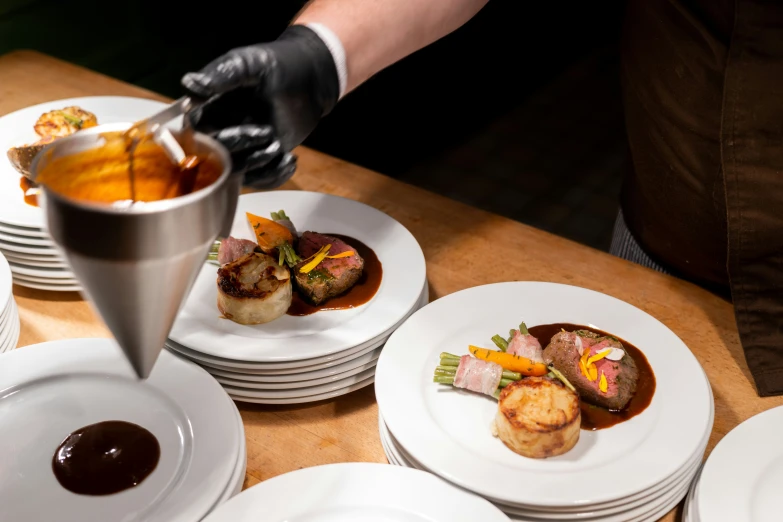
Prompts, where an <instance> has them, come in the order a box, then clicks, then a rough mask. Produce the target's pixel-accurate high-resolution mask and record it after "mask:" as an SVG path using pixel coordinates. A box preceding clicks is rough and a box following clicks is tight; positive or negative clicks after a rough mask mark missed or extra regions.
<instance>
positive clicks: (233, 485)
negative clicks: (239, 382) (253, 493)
mask: <svg viewBox="0 0 783 522" xmlns="http://www.w3.org/2000/svg"><path fill="white" fill-rule="evenodd" d="M230 402H231V406H232V410H233V411H234V415H235V416H236V422H237V434H238V437H237V443H238V444H239V454H238V455H237V461H236V463H235V465H234V466H235V467H234V474H233V475H231V480H230V481H229V484H228V487H227V488H226V490H225V491H224V492H223V494H222V495H221V496H220V499H219V500H218V501H217V504H215V506H214V507H213V508H212V510H214V509H217V507H218V506H220V505H222V504H223V503H225V502H226V501H228V499H230V498H231V497H233V496H235V495H238V494H239V492H240V491H242V485H243V484H244V483H245V473H246V471H247V441H246V439H245V424H244V422H243V421H242V415H241V414H240V413H239V409H238V408H237V405H236V403H235V402H234V401H230ZM212 510H210V511H212Z"/></svg>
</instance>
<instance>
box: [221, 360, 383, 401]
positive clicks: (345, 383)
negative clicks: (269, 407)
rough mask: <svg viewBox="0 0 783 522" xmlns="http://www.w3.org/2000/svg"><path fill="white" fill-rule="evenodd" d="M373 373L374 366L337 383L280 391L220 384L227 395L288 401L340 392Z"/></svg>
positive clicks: (304, 384)
mask: <svg viewBox="0 0 783 522" xmlns="http://www.w3.org/2000/svg"><path fill="white" fill-rule="evenodd" d="M374 373H375V365H373V366H371V367H370V368H367V369H366V370H363V371H362V372H360V373H358V374H356V375H351V376H348V377H343V378H342V379H339V380H337V381H332V382H328V383H325V384H316V385H314V386H310V385H306V384H307V383H302V384H303V386H301V387H299V388H289V389H282V390H281V389H274V388H264V389H260V388H249V387H246V386H231V385H227V384H223V383H221V384H222V385H223V389H225V390H226V392H227V393H228V394H229V395H237V396H242V397H250V398H253V399H290V398H296V397H309V396H311V395H322V394H324V393H330V392H333V391H336V390H341V389H343V388H348V387H349V386H353V385H354V384H358V383H360V382H364V381H365V380H367V379H368V378H370V377H372V376H373V374H374Z"/></svg>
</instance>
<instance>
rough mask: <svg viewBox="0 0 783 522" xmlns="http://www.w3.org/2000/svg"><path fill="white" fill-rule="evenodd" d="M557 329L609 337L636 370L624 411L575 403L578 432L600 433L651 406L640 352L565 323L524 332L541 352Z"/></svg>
mask: <svg viewBox="0 0 783 522" xmlns="http://www.w3.org/2000/svg"><path fill="white" fill-rule="evenodd" d="M561 329H563V330H565V331H567V332H573V331H574V330H589V331H591V332H595V333H597V334H599V335H609V336H611V337H614V338H615V339H617V340H619V341H620V343H621V344H622V345H623V348H625V352H626V353H627V354H628V355H630V356H631V358H632V359H633V360H634V362H635V363H636V367H637V369H638V370H639V380H638V381H637V383H636V393H635V394H634V396H633V397H632V398H631V400H630V402H629V403H628V406H626V407H625V409H624V410H607V409H606V408H601V407H600V406H594V405H592V404H588V403H587V402H585V401H579V402H580V405H581V408H582V429H583V430H589V431H595V430H602V429H605V428H609V427H611V426H614V425H615V424H619V423H621V422H624V421H627V420H628V419H630V418H632V417H636V416H637V415H639V414H640V413H642V412H643V411H644V410H645V409H647V406H649V405H650V402H652V398H653V395H654V394H655V374H654V373H653V370H652V367H651V366H650V363H649V362H648V361H647V357H645V356H644V353H642V351H641V350H639V349H638V348H637V347H636V346H634V345H632V344H631V343H629V342H628V341H624V340H623V339H620V338H619V337H617V336H616V335H614V334H611V333H608V332H604V331H601V330H597V329H595V328H590V327H589V326H584V325H580V324H569V323H557V324H544V325H540V326H533V327H531V328H528V331H529V332H530V334H531V335H532V336H533V337H535V338H536V339H538V342H539V343H541V346H542V347H543V348H546V347H547V345H548V344H549V341H550V340H551V339H552V337H553V336H554V335H555V334H556V333H557V332H559V331H560V330H561Z"/></svg>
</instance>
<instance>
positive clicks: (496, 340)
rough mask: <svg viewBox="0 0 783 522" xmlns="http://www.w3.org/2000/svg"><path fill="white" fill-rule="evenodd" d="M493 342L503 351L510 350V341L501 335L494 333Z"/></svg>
mask: <svg viewBox="0 0 783 522" xmlns="http://www.w3.org/2000/svg"><path fill="white" fill-rule="evenodd" d="M492 342H493V343H495V346H497V347H498V349H499V350H500V351H501V352H505V351H506V350H508V343H509V341H506V340H505V339H503V338H502V337H500V336H499V335H493V336H492Z"/></svg>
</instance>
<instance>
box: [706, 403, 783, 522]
mask: <svg viewBox="0 0 783 522" xmlns="http://www.w3.org/2000/svg"><path fill="white" fill-rule="evenodd" d="M781 433H783V406H778V407H776V408H772V409H770V410H767V411H765V412H762V413H759V414H757V415H755V416H753V417H751V418H750V419H748V420H746V421H745V422H743V423H741V424H740V425H739V426H737V427H736V428H734V429H733V430H731V431H730V432H729V433H728V434H727V435H726V436H725V437H723V439H721V440H720V442H718V444H717V445H716V446H715V449H713V450H712V453H711V454H710V456H709V458H708V459H707V462H705V464H704V469H703V470H702V472H701V477H700V478H699V484H698V498H697V512H698V517H699V519H700V520H702V521H704V522H729V521H730V522H736V521H738V520H742V521H747V522H779V521H780V520H781V491H783V444H781V442H780V437H781Z"/></svg>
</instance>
